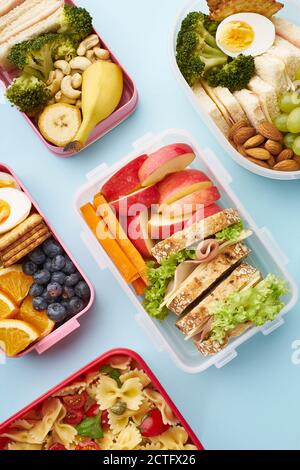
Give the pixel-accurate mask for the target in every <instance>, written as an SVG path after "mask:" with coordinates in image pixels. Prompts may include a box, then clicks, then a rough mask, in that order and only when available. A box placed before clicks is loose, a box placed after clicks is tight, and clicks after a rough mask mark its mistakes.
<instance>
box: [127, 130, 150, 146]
mask: <svg viewBox="0 0 300 470" xmlns="http://www.w3.org/2000/svg"><path fill="white" fill-rule="evenodd" d="M152 141H153V134H152V132H148V133H147V134H145V135H144V136H143V137H141V138H140V139H138V140H136V141H135V142H133V144H132V147H133V148H134V150H139V149H143V148H145V147H148V145H149V144H150V143H151V142H152Z"/></svg>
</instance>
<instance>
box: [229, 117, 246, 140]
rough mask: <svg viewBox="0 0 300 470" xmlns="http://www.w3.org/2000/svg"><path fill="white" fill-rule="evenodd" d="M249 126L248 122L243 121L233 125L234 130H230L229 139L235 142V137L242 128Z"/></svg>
mask: <svg viewBox="0 0 300 470" xmlns="http://www.w3.org/2000/svg"><path fill="white" fill-rule="evenodd" d="M248 126H249V124H248V122H247V121H244V120H241V121H238V122H236V123H235V124H233V126H232V128H231V129H230V131H229V134H228V138H229V139H230V140H233V136H234V135H235V133H236V132H237V131H239V130H240V129H242V127H248Z"/></svg>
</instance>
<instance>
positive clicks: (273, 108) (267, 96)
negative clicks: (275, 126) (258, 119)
mask: <svg viewBox="0 0 300 470" xmlns="http://www.w3.org/2000/svg"><path fill="white" fill-rule="evenodd" d="M248 88H249V90H250V91H252V92H253V93H255V94H256V95H257V96H258V98H259V101H260V105H261V107H262V110H263V112H264V114H265V116H266V117H267V119H268V121H269V122H273V120H274V119H275V118H276V116H278V114H280V109H279V105H278V99H277V94H276V91H275V88H273V87H272V86H271V85H270V84H269V83H267V82H264V81H263V80H262V79H261V78H259V77H258V76H255V77H253V78H252V79H251V80H250V82H249V83H248Z"/></svg>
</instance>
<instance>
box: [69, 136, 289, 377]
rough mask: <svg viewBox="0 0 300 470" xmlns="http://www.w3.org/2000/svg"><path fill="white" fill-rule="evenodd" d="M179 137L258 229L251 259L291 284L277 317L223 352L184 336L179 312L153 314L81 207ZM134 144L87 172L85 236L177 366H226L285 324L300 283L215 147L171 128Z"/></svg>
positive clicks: (81, 196)
mask: <svg viewBox="0 0 300 470" xmlns="http://www.w3.org/2000/svg"><path fill="white" fill-rule="evenodd" d="M178 142H182V143H185V144H188V145H190V146H191V147H192V148H193V149H194V151H195V154H196V159H195V160H194V162H193V165H191V167H192V168H196V169H200V170H202V171H204V172H205V173H206V174H207V175H208V176H209V178H211V179H212V180H213V181H214V183H215V185H216V186H217V187H218V189H219V191H220V193H221V196H222V198H221V201H220V205H221V206H222V207H224V208H229V207H232V208H236V209H237V210H238V211H239V213H240V215H241V217H242V219H243V220H244V221H245V223H246V224H247V225H248V226H249V228H251V229H252V230H253V232H254V234H253V236H252V237H251V238H250V239H249V240H247V244H248V245H249V246H250V248H251V249H252V254H251V255H250V257H249V258H248V259H249V262H250V263H253V265H254V266H255V267H257V268H258V269H260V270H261V272H262V273H263V274H264V275H266V274H268V273H269V272H272V273H274V274H276V275H278V276H279V277H281V278H285V279H286V280H287V282H288V284H289V291H290V292H289V294H288V295H287V296H286V297H285V299H284V301H285V304H286V306H285V307H284V309H283V310H282V312H281V314H280V315H279V316H278V317H277V318H276V319H275V320H274V321H273V322H271V323H268V324H266V325H264V326H263V327H262V328H255V327H254V328H252V329H250V330H248V331H247V332H245V333H244V334H243V335H241V336H240V337H238V338H235V339H233V340H232V341H231V342H230V343H229V345H228V346H227V347H226V348H225V349H224V350H223V351H221V352H220V353H218V354H216V355H215V356H212V357H204V356H202V355H201V354H200V353H199V351H198V350H197V349H196V347H195V346H194V344H193V343H192V341H184V335H183V334H182V333H181V332H180V331H179V330H178V329H177V327H176V326H175V322H176V321H177V320H178V317H176V315H173V314H172V313H170V315H169V316H168V318H167V319H166V320H165V321H164V322H160V321H158V320H155V319H153V318H152V317H150V316H149V315H148V313H147V312H146V311H145V309H144V308H143V303H142V302H143V299H142V298H139V297H137V296H136V294H135V292H134V291H133V290H132V288H131V287H130V286H129V285H127V284H126V282H125V281H124V280H123V277H122V276H121V274H120V273H119V271H118V269H117V268H116V267H115V265H114V264H113V262H112V261H111V259H110V258H109V256H108V255H107V254H106V252H105V251H104V249H103V248H102V247H101V245H100V244H99V242H98V241H97V239H96V237H95V236H94V234H93V233H92V231H91V230H90V228H89V227H88V225H87V224H86V222H85V220H84V219H83V217H82V215H81V212H80V208H81V207H82V206H83V205H84V204H86V203H87V202H91V201H92V200H93V197H94V195H95V194H96V193H97V192H99V190H100V189H101V187H102V186H103V184H104V183H105V181H106V180H107V179H108V178H110V177H111V176H112V175H113V174H114V173H116V172H117V171H118V170H119V169H120V168H122V167H123V166H124V165H126V164H127V163H128V162H129V161H131V160H132V159H134V158H136V157H137V156H139V155H142V154H150V153H152V152H155V151H156V150H158V149H159V148H161V147H163V146H165V145H169V144H173V143H178ZM133 147H134V151H133V152H132V153H131V154H130V155H128V156H127V157H126V158H125V159H123V160H121V161H119V162H117V163H116V164H115V165H113V166H111V167H108V166H107V165H106V164H102V165H100V166H99V167H97V168H95V170H93V171H92V172H90V173H89V174H88V175H87V179H88V182H87V183H86V184H85V185H84V186H82V187H81V188H80V190H79V191H78V193H77V195H76V196H75V201H74V204H75V211H76V213H77V215H78V216H79V218H80V220H81V223H82V227H83V231H82V233H81V238H82V240H83V242H84V243H85V245H86V247H87V248H88V250H89V251H90V252H91V254H92V256H93V257H94V258H95V259H96V261H97V263H98V265H99V267H100V268H101V269H106V268H108V269H109V270H110V271H111V272H112V274H113V275H114V276H115V278H116V279H117V281H118V282H119V283H120V285H121V287H122V289H123V290H124V292H125V293H126V294H127V296H128V297H129V299H130V300H131V301H132V303H133V305H134V307H135V309H136V316H135V319H136V321H137V322H138V324H139V325H140V326H141V327H142V328H143V329H144V331H145V332H146V334H147V335H148V336H150V338H151V340H152V341H153V342H154V344H155V346H156V347H157V349H158V350H159V351H167V352H168V353H169V354H170V356H171V357H172V359H173V360H174V362H175V363H176V365H177V366H178V367H180V368H181V369H182V370H184V371H185V372H188V373H199V372H203V371H204V370H206V369H207V368H209V367H210V366H212V365H215V366H216V367H217V368H221V367H223V366H224V365H226V364H227V363H229V362H230V361H231V360H232V359H234V358H235V357H236V356H237V351H236V349H237V347H238V346H239V345H240V344H242V343H244V342H245V341H247V340H248V339H249V338H251V337H252V336H254V335H255V334H256V333H258V332H259V331H261V332H262V333H263V334H264V335H269V334H270V333H272V332H273V331H274V330H276V329H277V328H279V327H280V326H282V325H283V324H284V318H283V317H284V316H285V314H287V313H288V312H289V311H290V310H291V309H292V308H293V307H294V306H295V304H296V302H297V299H298V290H297V286H296V283H295V281H294V280H293V279H292V277H291V276H290V274H289V272H288V270H287V265H288V259H287V257H286V256H285V255H284V254H283V253H282V251H281V250H280V248H279V246H278V245H277V243H276V241H275V240H274V239H273V236H272V235H271V233H270V232H269V230H268V229H267V228H266V227H263V228H259V227H257V225H256V224H255V222H254V220H253V219H252V217H251V216H250V215H249V214H248V213H247V211H246V210H245V209H244V207H243V205H242V204H241V202H240V200H239V199H238V197H237V196H236V195H235V193H234V192H233V191H232V189H231V187H230V186H231V182H232V178H231V176H230V175H229V174H228V172H227V171H226V170H225V169H224V168H223V166H222V165H221V164H220V162H219V160H218V159H217V157H216V156H215V154H214V153H213V152H212V151H211V150H209V149H205V150H201V149H199V147H198V145H197V143H196V142H195V140H194V139H193V138H192V137H191V136H190V135H189V134H188V133H187V132H185V131H184V130H172V129H171V130H167V131H165V132H163V133H162V134H159V135H157V136H154V135H152V134H148V135H146V136H145V137H143V138H142V139H140V140H139V141H137V142H135V143H134V144H133ZM218 204H219V202H218Z"/></svg>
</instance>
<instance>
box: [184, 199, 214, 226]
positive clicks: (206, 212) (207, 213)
mask: <svg viewBox="0 0 300 470" xmlns="http://www.w3.org/2000/svg"><path fill="white" fill-rule="evenodd" d="M222 210H223V209H222V207H220V206H218V204H211V205H210V206H206V207H204V208H203V210H199V211H197V212H195V213H194V214H193V215H192V217H191V218H190V219H189V220H188V222H187V223H186V224H185V228H188V227H190V226H191V225H193V224H195V223H197V222H201V220H204V219H206V218H207V217H211V216H213V215H215V214H218V213H219V212H222Z"/></svg>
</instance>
